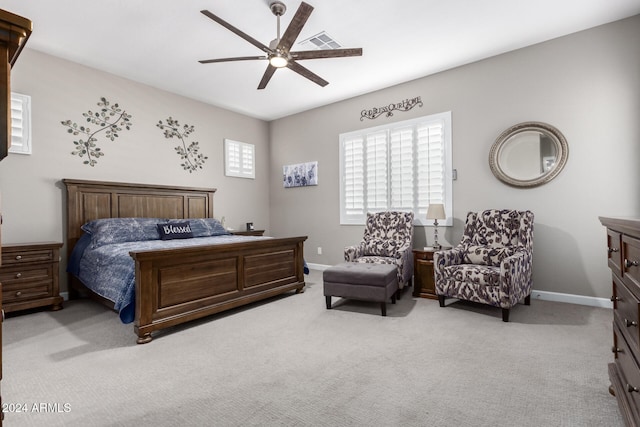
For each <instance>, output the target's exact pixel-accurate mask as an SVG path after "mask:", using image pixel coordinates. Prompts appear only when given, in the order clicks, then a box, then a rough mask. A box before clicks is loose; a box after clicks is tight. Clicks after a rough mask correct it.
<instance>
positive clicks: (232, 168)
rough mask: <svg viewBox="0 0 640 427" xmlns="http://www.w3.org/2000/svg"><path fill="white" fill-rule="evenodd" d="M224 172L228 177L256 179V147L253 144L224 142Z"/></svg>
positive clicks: (227, 140) (229, 140) (226, 140)
mask: <svg viewBox="0 0 640 427" xmlns="http://www.w3.org/2000/svg"><path fill="white" fill-rule="evenodd" d="M224 171H225V175H227V176H235V177H238V178H255V174H256V171H255V147H254V145H253V144H246V143H244V142H238V141H233V140H231V139H225V140H224Z"/></svg>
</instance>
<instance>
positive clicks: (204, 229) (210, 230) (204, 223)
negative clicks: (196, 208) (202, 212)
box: [170, 218, 230, 237]
mask: <svg viewBox="0 0 640 427" xmlns="http://www.w3.org/2000/svg"><path fill="white" fill-rule="evenodd" d="M173 221H176V220H172V221H170V222H173ZM179 221H184V220H179ZM188 221H189V224H190V225H191V231H192V232H193V237H208V236H222V235H225V234H230V233H229V232H228V231H227V230H225V228H224V227H223V226H222V224H221V223H220V221H218V220H217V219H215V218H189V219H188Z"/></svg>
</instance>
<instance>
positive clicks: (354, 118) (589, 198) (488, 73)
mask: <svg viewBox="0 0 640 427" xmlns="http://www.w3.org/2000/svg"><path fill="white" fill-rule="evenodd" d="M638 46H640V16H635V17H632V18H629V19H626V20H622V21H618V22H614V23H611V24H608V25H604V26H601V27H597V28H593V29H590V30H587V31H583V32H580V33H576V34H573V35H569V36H566V37H562V38H558V39H555V40H552V41H549V42H546V43H541V44H538V45H535V46H532V47H528V48H525V49H521V50H517V51H514V52H510V53H507V54H503V55H500V56H496V57H493V58H490V59H487V60H483V61H480V62H476V63H473V64H470V65H466V66H462V67H459V68H456V69H452V70H449V71H445V72H442V73H439V74H436V75H432V76H428V77H424V78H422V79H418V80H415V81H412V82H409V83H406V84H401V85H398V86H394V87H391V88H387V89H384V90H381V91H378V92H375V93H371V94H367V95H363V96H360V97H357V98H353V99H350V100H347V101H343V102H339V103H336V104H333V105H329V106H326V107H322V108H318V109H314V110H311V111H307V112H304V113H301V114H297V115H293V116H289V117H286V118H283V119H280V120H277V121H274V122H272V123H271V130H270V132H271V135H270V140H271V160H270V162H271V170H272V172H273V173H272V175H271V183H270V190H271V197H270V209H271V229H272V231H273V233H274V234H276V235H284V234H290V235H308V236H309V239H308V241H307V242H306V245H305V257H306V259H307V261H308V262H311V263H317V264H327V265H328V264H334V263H338V262H340V261H341V260H342V256H343V248H344V246H346V245H350V244H354V243H356V242H357V241H358V240H359V239H360V237H361V236H362V231H363V227H362V226H341V225H340V224H339V199H338V197H339V170H338V135H339V134H340V133H342V132H347V131H352V130H356V129H361V128H365V127H371V126H376V125H381V124H384V123H388V122H392V121H397V120H405V119H409V118H413V117H419V116H423V115H428V114H432V113H438V112H442V111H448V110H450V111H452V123H453V131H452V132H453V167H454V168H455V169H457V170H458V180H457V181H454V190H453V198H454V204H453V213H454V217H455V221H454V226H453V227H448V228H447V229H446V230H445V231H444V233H443V230H442V229H441V230H440V235H441V236H442V237H444V238H445V240H446V241H448V242H449V243H450V244H454V245H455V244H457V243H458V242H459V240H460V238H461V236H462V228H463V222H464V219H465V217H466V213H467V212H468V211H473V210H481V209H486V208H517V209H530V210H532V211H533V212H534V213H535V233H534V288H535V289H536V290H542V291H549V292H560V293H569V294H577V295H584V296H596V297H602V298H608V297H609V296H610V293H611V290H610V289H611V279H610V273H609V271H608V270H607V264H606V260H605V253H606V252H605V230H604V228H603V227H602V226H601V225H600V223H599V221H598V216H600V215H611V216H626V215H636V216H638V215H639V214H640V192H639V191H638V182H639V178H640V172H639V171H640V168H638V167H637V163H638V159H640V120H639V117H640V50H639V49H638ZM371 72H375V70H371ZM415 96H421V97H422V100H423V102H424V106H423V107H422V108H418V107H416V108H414V109H413V110H411V111H410V112H406V113H401V112H398V113H396V114H395V115H394V116H393V117H391V118H386V117H380V118H378V119H376V120H373V121H370V120H366V121H360V111H361V110H363V109H365V108H367V109H368V108H371V107H377V106H382V105H387V104H389V103H391V102H398V101H401V100H403V99H405V98H413V97H415ZM524 121H542V122H547V123H549V124H552V125H554V126H556V127H557V128H558V129H559V130H560V131H561V132H562V133H563V134H564V136H565V137H566V138H567V140H568V144H569V160H568V163H567V166H566V167H565V169H564V171H563V172H562V173H561V174H560V175H559V176H558V177H557V178H556V179H555V180H553V181H552V182H550V183H548V184H546V185H544V186H541V187H537V188H532V189H515V188H512V187H508V186H506V185H504V184H502V183H501V182H500V181H498V180H497V179H496V178H495V177H494V176H493V174H492V173H491V170H490V169H489V164H488V154H489V149H490V148H491V145H492V144H493V142H494V140H495V138H496V137H497V136H498V135H499V134H500V133H501V132H502V131H503V130H505V129H507V128H508V127H510V126H512V125H514V124H516V123H520V122H524ZM305 161H318V177H319V185H318V186H316V187H304V188H288V189H284V188H282V183H281V180H280V176H279V173H280V171H281V170H282V166H283V165H285V164H290V163H299V162H305ZM432 232H433V229H432V227H418V228H416V230H415V245H414V246H415V247H422V246H424V245H425V244H426V243H427V242H431V241H432ZM441 240H442V239H441ZM318 247H322V249H323V254H322V255H318V254H317V248H318Z"/></svg>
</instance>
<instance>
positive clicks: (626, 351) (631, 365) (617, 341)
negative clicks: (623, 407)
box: [613, 327, 640, 412]
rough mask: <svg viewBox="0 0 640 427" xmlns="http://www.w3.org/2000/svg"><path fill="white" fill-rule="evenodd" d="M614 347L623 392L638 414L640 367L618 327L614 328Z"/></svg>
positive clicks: (639, 406) (639, 405)
mask: <svg viewBox="0 0 640 427" xmlns="http://www.w3.org/2000/svg"><path fill="white" fill-rule="evenodd" d="M613 345H614V351H615V355H616V364H617V365H618V372H619V373H620V376H621V377H622V378H621V379H622V382H623V383H622V388H623V392H624V394H625V397H626V400H627V401H628V402H629V403H630V405H633V407H634V408H633V411H635V412H637V411H638V408H640V367H638V363H637V361H636V359H635V357H634V355H633V352H632V351H631V349H630V348H629V345H628V343H627V341H626V340H625V339H624V336H622V335H621V334H620V333H619V331H618V330H617V328H616V327H614V328H613Z"/></svg>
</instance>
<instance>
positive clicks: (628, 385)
mask: <svg viewBox="0 0 640 427" xmlns="http://www.w3.org/2000/svg"><path fill="white" fill-rule="evenodd" d="M627 391H628V392H629V393H633V392H634V391H635V392H636V393H638V392H640V389H639V388H638V387H634V386H632V385H631V384H627Z"/></svg>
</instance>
